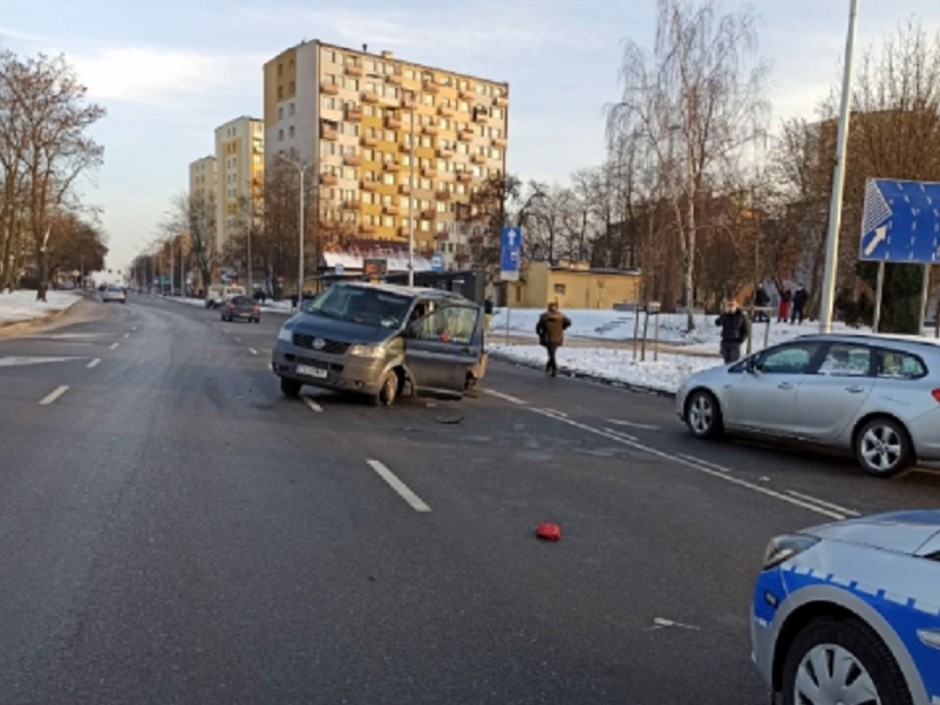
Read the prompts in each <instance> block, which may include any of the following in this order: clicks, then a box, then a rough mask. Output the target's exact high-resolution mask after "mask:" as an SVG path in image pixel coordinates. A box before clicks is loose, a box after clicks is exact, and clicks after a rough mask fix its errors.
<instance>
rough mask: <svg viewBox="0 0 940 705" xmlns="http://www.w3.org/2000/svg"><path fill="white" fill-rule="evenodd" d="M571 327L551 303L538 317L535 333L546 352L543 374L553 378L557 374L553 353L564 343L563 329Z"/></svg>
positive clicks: (567, 320)
mask: <svg viewBox="0 0 940 705" xmlns="http://www.w3.org/2000/svg"><path fill="white" fill-rule="evenodd" d="M570 325H571V320H570V319H569V318H568V317H567V316H565V315H563V314H562V313H561V312H560V311H559V310H558V304H557V303H555V302H554V301H552V302H551V303H549V304H548V310H547V311H546V312H545V313H543V314H542V315H541V316H539V322H538V323H537V324H536V326H535V332H536V333H537V334H538V336H539V344H540V345H541V346H542V347H544V348H545V349H546V350H547V351H548V362H546V363H545V372H547V373H548V374H550V375H551V376H552V377H555V376H556V375H557V373H558V361H557V360H556V359H555V353H556V352H557V351H558V348H560V347H561V346H562V344H563V343H564V342H565V329H566V328H568V327H569V326H570Z"/></svg>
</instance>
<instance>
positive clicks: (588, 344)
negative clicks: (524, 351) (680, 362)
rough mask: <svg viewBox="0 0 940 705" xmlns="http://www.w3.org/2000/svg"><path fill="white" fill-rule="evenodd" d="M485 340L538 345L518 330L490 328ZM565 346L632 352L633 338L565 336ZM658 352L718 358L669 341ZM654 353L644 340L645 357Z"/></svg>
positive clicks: (649, 344) (717, 354)
mask: <svg viewBox="0 0 940 705" xmlns="http://www.w3.org/2000/svg"><path fill="white" fill-rule="evenodd" d="M487 342H488V343H489V344H491V345H538V344H539V341H538V337H537V336H535V335H523V334H521V333H518V332H510V334H509V337H508V338H507V336H506V334H505V331H503V332H500V331H498V330H494V329H493V328H490V331H489V333H487ZM563 347H566V348H592V349H602V350H626V351H628V352H630V353H631V355H632V353H633V340H610V339H609V338H584V337H580V336H578V337H575V336H567V337H566V338H565V344H564V346H563ZM636 350H637V359H639V357H640V342H639V341H637V346H636ZM659 352H660V354H667V355H688V356H689V357H703V358H711V357H714V358H720V357H721V355H720V354H719V353H718V352H708V351H707V350H702V349H701V348H700V347H696V346H687V345H674V344H670V343H659ZM653 353H654V343H653V341H651V340H647V341H646V359H647V360H652V359H653Z"/></svg>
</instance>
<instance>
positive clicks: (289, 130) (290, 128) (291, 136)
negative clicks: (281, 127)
mask: <svg viewBox="0 0 940 705" xmlns="http://www.w3.org/2000/svg"><path fill="white" fill-rule="evenodd" d="M287 136H288V137H290V138H291V139H294V126H293V125H291V126H290V127H289V128H287Z"/></svg>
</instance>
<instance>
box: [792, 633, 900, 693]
mask: <svg viewBox="0 0 940 705" xmlns="http://www.w3.org/2000/svg"><path fill="white" fill-rule="evenodd" d="M783 703H784V705H911V703H912V701H911V694H910V693H909V692H908V689H907V686H906V685H905V682H904V675H903V674H902V673H901V669H900V668H899V667H898V664H897V662H896V661H895V660H894V656H892V654H891V651H889V650H888V647H887V646H885V644H884V642H882V641H881V639H880V638H879V637H878V635H877V634H875V632H873V631H872V630H871V629H870V628H869V627H868V626H867V625H865V624H864V623H862V622H860V621H858V620H856V619H836V618H834V617H824V618H820V619H817V620H815V621H813V622H810V624H809V625H807V626H806V627H804V628H803V631H801V632H800V633H799V634H798V635H797V636H796V638H795V639H794V640H793V643H792V644H790V648H789V649H788V650H787V653H786V654H785V660H784V664H783Z"/></svg>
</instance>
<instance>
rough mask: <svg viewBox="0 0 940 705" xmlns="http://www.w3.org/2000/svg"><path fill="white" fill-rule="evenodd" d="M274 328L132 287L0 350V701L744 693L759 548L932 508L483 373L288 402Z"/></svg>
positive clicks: (421, 699)
mask: <svg viewBox="0 0 940 705" xmlns="http://www.w3.org/2000/svg"><path fill="white" fill-rule="evenodd" d="M281 321H283V318H282V317H277V316H273V315H271V316H266V317H265V319H264V320H263V321H262V322H261V323H260V324H246V323H241V324H239V323H222V322H221V321H219V319H218V313H217V312H211V311H206V310H202V309H199V308H191V307H186V306H182V305H179V304H175V303H170V302H166V301H163V300H160V299H154V298H150V297H145V296H132V297H131V300H130V303H129V304H128V305H126V306H119V305H117V304H108V305H104V304H100V303H95V302H87V303H82V304H80V305H79V307H78V308H77V310H76V311H75V312H74V313H73V314H70V315H69V316H66V317H63V318H62V319H60V320H59V321H57V322H56V323H55V324H54V325H50V326H46V327H40V328H34V329H30V330H27V331H25V332H23V331H19V332H18V333H17V337H7V338H5V339H0V389H2V390H3V393H2V394H0V448H2V449H3V451H2V456H0V556H2V557H3V562H2V569H0V596H2V599H0V625H2V628H0V703H2V704H3V705H6V704H10V705H14V704H15V705H20V704H26V703H29V704H33V703H35V704H37V705H38V704H42V705H55V704H58V703H94V704H95V705H107V704H110V703H115V704H117V703H121V704H122V705H123V704H126V703H135V704H136V703H154V704H160V705H167V704H170V703H186V704H188V703H193V704H196V703H198V704H200V705H206V704H211V703H226V704H227V705H231V704H241V703H245V704H252V705H254V704H261V703H264V704H267V703H271V704H275V703H277V704H280V703H291V704H294V703H331V704H332V703H369V704H374V703H449V704H463V703H467V704H469V703H480V704H483V703H487V704H490V703H500V704H510V703H520V704H522V703H525V704H528V703H551V704H558V705H562V704H565V705H570V704H571V703H579V704H581V705H587V704H594V703H617V704H618V705H623V704H629V705H644V704H646V703H649V704H651V705H661V704H664V703H669V704H671V705H672V704H676V705H678V704H685V703H688V704H690V705H691V704H693V703H695V704H699V703H712V702H715V703H717V702H722V703H731V704H735V703H741V704H742V705H752V704H753V705H756V704H758V703H764V702H766V701H767V697H766V694H765V693H764V691H763V689H762V687H761V685H760V683H759V682H758V679H757V678H756V676H755V675H754V674H753V672H752V667H751V664H750V656H749V644H748V636H747V630H748V603H749V599H750V590H751V585H752V582H753V578H754V574H755V570H756V569H757V567H758V566H759V562H760V557H761V553H762V550H763V548H764V546H765V544H766V541H767V539H769V538H770V537H771V536H773V535H774V534H777V533H782V532H786V531H790V530H793V529H796V528H800V527H804V526H807V525H812V524H817V523H822V522H825V521H829V520H831V519H834V518H839V517H843V516H849V515H851V514H853V513H855V512H870V511H877V510H882V509H890V508H898V507H921V506H937V504H938V497H940V476H938V475H937V474H935V473H933V472H932V471H929V470H924V471H918V472H913V473H911V474H909V475H907V476H905V477H903V478H900V479H898V480H895V481H890V482H886V481H879V480H874V479H869V478H867V477H864V476H862V475H861V474H860V473H859V471H857V470H856V469H855V467H854V465H853V464H852V462H851V461H847V460H844V459H840V458H827V457H819V456H814V455H807V454H800V453H793V452H787V451H783V450H781V449H778V448H767V447H763V446H761V445H757V444H753V443H741V442H738V443H732V442H729V443H716V444H709V443H704V442H698V441H695V440H694V439H692V438H690V437H688V436H687V435H686V434H685V432H684V430H683V429H682V427H681V426H680V425H679V424H678V422H677V421H676V419H675V416H674V413H673V411H672V406H671V402H670V401H669V400H667V399H663V398H661V397H656V396H647V395H642V394H636V393H630V392H626V391H624V390H618V389H615V388H612V387H608V386H604V385H597V384H591V383H588V382H584V381H578V380H570V379H564V378H557V379H551V378H546V377H544V376H543V375H542V374H540V373H538V372H537V371H535V370H530V369H526V368H521V367H513V366H509V365H505V364H500V363H498V362H494V363H493V364H491V366H490V370H489V372H488V376H487V378H486V380H485V381H484V384H483V385H482V388H481V390H480V392H479V394H478V396H477V397H476V398H472V399H465V400H464V401H462V402H448V401H441V400H433V399H417V400H413V399H403V400H401V401H400V403H399V404H397V405H396V406H395V407H392V408H373V407H370V406H368V405H367V404H365V403H362V402H359V401H357V400H354V399H348V398H342V397H336V396H332V395H329V394H326V393H317V392H315V391H310V392H309V396H308V398H306V399H304V400H289V399H286V398H284V397H282V396H281V394H280V392H279V389H278V385H277V383H276V379H275V377H274V376H273V375H272V374H271V372H270V371H269V369H268V363H269V351H270V345H271V341H272V340H273V338H274V336H275V335H276V331H277V328H278V326H279V325H280V323H281ZM541 521H551V522H556V523H558V524H559V525H560V526H561V528H562V532H563V537H562V540H561V541H560V542H559V543H547V542H542V541H539V540H537V539H536V537H535V536H534V528H535V526H536V525H537V524H538V523H539V522H541Z"/></svg>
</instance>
